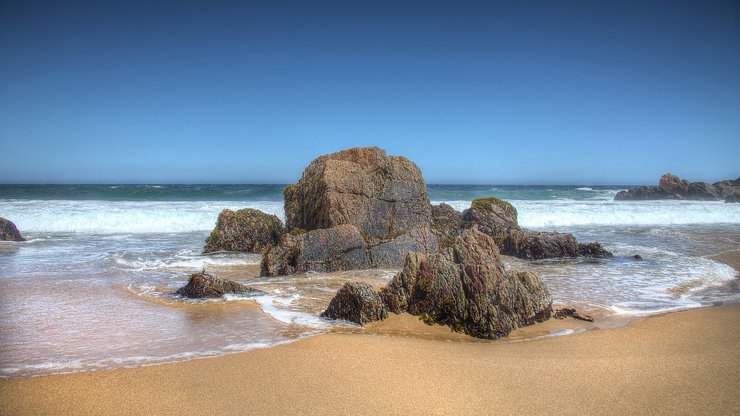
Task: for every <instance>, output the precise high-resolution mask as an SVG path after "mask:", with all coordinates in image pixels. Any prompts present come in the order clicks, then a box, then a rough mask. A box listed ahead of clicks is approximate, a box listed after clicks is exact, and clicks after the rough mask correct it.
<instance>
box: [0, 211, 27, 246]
mask: <svg viewBox="0 0 740 416" xmlns="http://www.w3.org/2000/svg"><path fill="white" fill-rule="evenodd" d="M0 240H3V241H26V239H25V238H23V236H22V235H21V232H20V231H18V227H16V226H15V224H14V223H13V221H10V220H7V219H5V218H2V217H0Z"/></svg>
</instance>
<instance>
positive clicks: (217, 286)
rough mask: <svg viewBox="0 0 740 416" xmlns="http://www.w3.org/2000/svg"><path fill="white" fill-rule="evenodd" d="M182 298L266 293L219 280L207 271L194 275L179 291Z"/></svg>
mask: <svg viewBox="0 0 740 416" xmlns="http://www.w3.org/2000/svg"><path fill="white" fill-rule="evenodd" d="M175 293H177V294H178V295H180V296H185V297H188V298H220V297H221V296H223V295H225V294H237V293H238V294H248V295H264V294H265V292H263V291H261V290H257V289H253V288H251V287H249V286H246V285H243V284H241V283H236V282H232V281H231V280H226V279H219V278H217V277H215V276H212V275H210V274H208V273H206V272H205V271H202V272H199V273H193V274H191V275H190V278H189V279H188V283H187V284H186V285H185V286H183V287H181V288H179V289H177V292H175Z"/></svg>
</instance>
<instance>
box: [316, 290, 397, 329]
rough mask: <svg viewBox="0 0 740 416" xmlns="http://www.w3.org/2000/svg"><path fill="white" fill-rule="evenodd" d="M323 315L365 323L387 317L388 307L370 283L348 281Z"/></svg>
mask: <svg viewBox="0 0 740 416" xmlns="http://www.w3.org/2000/svg"><path fill="white" fill-rule="evenodd" d="M321 316H323V317H324V318H330V319H343V320H345V321H351V322H355V323H358V324H360V325H364V324H366V323H368V322H373V321H382V320H383V319H385V318H387V317H388V307H387V306H386V305H385V303H383V301H382V299H380V296H379V295H378V292H376V291H375V289H373V288H372V286H370V285H369V284H367V283H364V282H348V283H345V284H344V286H342V288H341V289H339V291H338V292H337V294H336V296H334V298H333V299H332V300H331V303H329V307H328V308H326V310H325V311H324V312H323V313H322V314H321Z"/></svg>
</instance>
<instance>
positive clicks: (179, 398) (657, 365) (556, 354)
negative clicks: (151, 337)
mask: <svg viewBox="0 0 740 416" xmlns="http://www.w3.org/2000/svg"><path fill="white" fill-rule="evenodd" d="M419 324H421V323H419ZM421 325H423V324H421ZM739 327H740V305H737V304H735V305H724V306H717V307H707V308H698V309H692V310H687V311H680V312H672V313H668V314H664V315H657V316H652V317H649V318H638V319H635V320H633V321H632V322H630V323H629V324H628V325H626V326H623V327H619V328H615V329H609V330H591V331H585V332H581V333H578V334H574V335H569V336H556V337H546V338H541V339H534V340H530V341H528V342H452V341H449V340H448V341H440V340H430V339H424V338H417V337H405V336H397V335H393V334H374V335H367V334H324V335H318V336H314V337H309V338H307V339H303V340H300V341H297V342H294V343H289V344H284V345H279V346H275V347H271V348H266V349H257V350H252V351H248V352H241V353H236V354H231V355H226V356H220V357H214V358H208V359H197V360H191V361H185V362H177V363H168V364H159V365H154V366H147V367H138V368H124V369H114V370H103V371H94V372H82V373H73V374H61V375H47V376H38V377H27V378H21V379H11V380H2V381H0V398H2V400H0V413H1V414H8V415H15V414H72V413H74V414H101V413H115V414H171V413H176V412H183V413H188V414H213V413H214V412H216V413H225V414H235V413H255V414H285V413H286V412H287V413H290V414H293V413H306V414H339V413H348V412H355V413H368V412H378V413H409V414H421V413H427V414H429V413H431V414H443V413H452V412H458V413H459V412H463V413H472V412H482V413H486V410H485V409H498V410H497V413H504V414H507V413H509V414H536V413H539V414H542V413H556V414H557V413H569V412H571V413H572V412H573V411H574V410H576V409H577V410H578V412H580V413H593V414H600V413H608V414H611V413H622V414H623V413H629V412H635V413H646V412H650V413H652V414H733V413H738V412H739V411H740V397H739V396H737V394H736V392H737V390H738V389H739V388H740V348H739V347H738V345H740V333H739V332H738V331H728V330H727V329H728V328H739ZM201 397H202V398H204V399H203V400H197V399H196V400H193V398H201ZM205 398H207V399H205Z"/></svg>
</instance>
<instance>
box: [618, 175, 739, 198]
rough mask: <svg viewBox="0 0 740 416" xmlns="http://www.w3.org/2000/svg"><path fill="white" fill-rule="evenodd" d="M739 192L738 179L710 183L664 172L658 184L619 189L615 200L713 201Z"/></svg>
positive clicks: (730, 196)
mask: <svg viewBox="0 0 740 416" xmlns="http://www.w3.org/2000/svg"><path fill="white" fill-rule="evenodd" d="M736 192H740V179H736V180H725V181H721V182H717V183H715V184H713V185H710V184H708V183H706V182H689V181H687V180H686V179H681V178H679V177H678V176H675V175H671V174H670V173H666V174H665V175H663V176H661V178H660V181H659V183H658V186H657V187H656V186H641V187H639V188H632V189H628V190H626V191H620V192H618V193H617V194H616V195H615V196H614V200H615V201H639V200H659V199H687V200H694V201H714V200H721V199H724V200H727V199H732V197H733V195H734V194H735V193H736Z"/></svg>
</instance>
